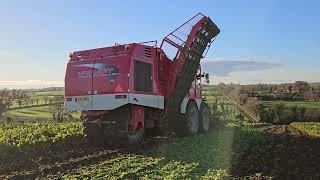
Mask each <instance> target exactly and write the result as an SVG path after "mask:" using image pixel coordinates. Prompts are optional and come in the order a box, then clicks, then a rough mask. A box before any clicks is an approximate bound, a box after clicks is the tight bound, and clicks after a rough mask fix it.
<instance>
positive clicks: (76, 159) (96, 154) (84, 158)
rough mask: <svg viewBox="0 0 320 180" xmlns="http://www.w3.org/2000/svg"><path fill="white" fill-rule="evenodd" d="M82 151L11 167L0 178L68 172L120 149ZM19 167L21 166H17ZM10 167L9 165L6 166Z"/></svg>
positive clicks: (93, 162) (19, 177) (109, 155)
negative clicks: (29, 165) (30, 165)
mask: <svg viewBox="0 0 320 180" xmlns="http://www.w3.org/2000/svg"><path fill="white" fill-rule="evenodd" d="M83 151H84V152H79V153H77V152H67V153H66V154H62V155H58V156H56V155H53V156H49V157H39V158H40V159H41V158H45V160H43V161H45V162H41V161H40V162H34V163H35V164H34V165H33V166H32V167H31V168H28V167H25V169H13V170H11V171H10V169H9V171H8V172H7V173H5V174H4V175H0V179H3V178H5V179H7V178H8V179H35V178H37V177H45V176H47V175H49V174H56V173H63V172H68V171H70V170H72V169H75V168H80V167H82V166H86V165H91V164H95V163H99V162H100V161H103V160H106V159H108V158H110V157H112V156H115V155H116V154H117V153H119V152H121V151H122V149H118V150H108V149H106V150H103V149H102V148H100V149H97V148H94V147H88V148H86V149H85V150H83ZM24 163H26V164H25V165H26V166H28V164H27V163H28V162H23V161H22V162H21V164H20V165H22V166H23V165H24ZM18 167H21V166H18ZM8 168H10V167H8Z"/></svg>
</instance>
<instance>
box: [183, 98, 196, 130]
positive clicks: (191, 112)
mask: <svg viewBox="0 0 320 180" xmlns="http://www.w3.org/2000/svg"><path fill="white" fill-rule="evenodd" d="M185 118H186V130H187V133H188V135H194V134H197V133H198V131H199V111H198V107H197V104H196V103H195V102H194V101H190V102H189V103H188V106H187V111H186V114H185Z"/></svg>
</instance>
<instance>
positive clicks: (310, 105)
mask: <svg viewBox="0 0 320 180" xmlns="http://www.w3.org/2000/svg"><path fill="white" fill-rule="evenodd" d="M272 102H274V101H263V103H264V104H265V105H267V106H270V105H271V104H272ZM283 103H285V104H286V105H288V106H298V107H305V108H312V109H320V102H313V101H283Z"/></svg>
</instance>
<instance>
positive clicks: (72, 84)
mask: <svg viewBox="0 0 320 180" xmlns="http://www.w3.org/2000/svg"><path fill="white" fill-rule="evenodd" d="M93 66H94V61H92V60H83V61H71V62H69V63H68V65H67V71H66V76H65V96H82V95H88V94H91V93H92V72H93Z"/></svg>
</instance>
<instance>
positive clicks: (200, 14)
mask: <svg viewBox="0 0 320 180" xmlns="http://www.w3.org/2000/svg"><path fill="white" fill-rule="evenodd" d="M197 16H202V18H203V17H205V15H203V14H202V13H198V14H196V15H194V16H193V17H192V18H190V19H189V20H188V21H186V22H185V23H183V24H182V25H180V26H179V27H177V28H176V29H175V30H173V31H172V32H170V33H169V34H168V35H166V36H165V37H164V38H163V40H162V42H161V45H160V48H162V46H163V43H164V41H165V39H169V38H168V37H169V36H170V35H173V36H175V35H174V34H173V33H174V32H176V31H178V30H179V29H180V28H181V27H183V26H184V25H186V24H189V22H190V21H192V20H193V19H195V18H196V17H197ZM189 25H190V26H193V25H194V24H193V25H191V24H189ZM179 33H181V32H179ZM175 37H176V36H175ZM179 39H180V38H179Z"/></svg>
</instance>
